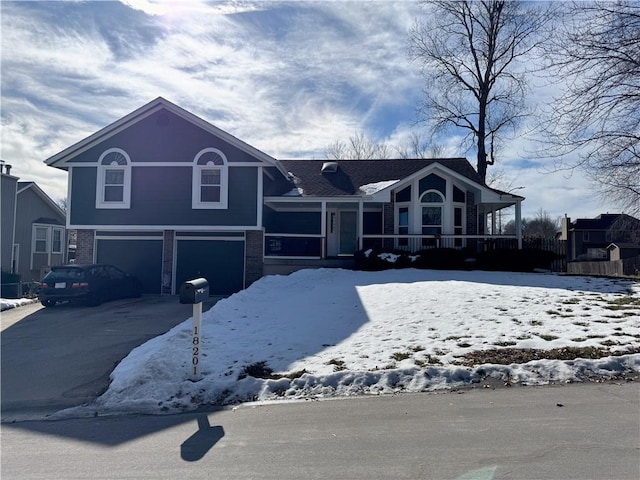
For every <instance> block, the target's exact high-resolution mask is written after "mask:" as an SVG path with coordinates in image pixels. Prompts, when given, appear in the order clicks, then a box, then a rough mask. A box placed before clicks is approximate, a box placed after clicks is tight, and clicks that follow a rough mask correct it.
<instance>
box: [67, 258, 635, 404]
mask: <svg viewBox="0 0 640 480" xmlns="http://www.w3.org/2000/svg"><path fill="white" fill-rule="evenodd" d="M191 329H192V320H191V319H188V320H186V321H185V322H183V323H182V324H180V325H178V326H176V327H175V328H173V329H172V330H170V331H169V332H167V333H166V334H164V335H162V336H160V337H157V338H154V339H152V340H150V341H149V342H147V343H145V344H144V345H141V346H140V347H138V348H136V349H134V350H133V351H132V352H131V353H130V354H129V356H128V357H127V358H125V359H124V360H123V361H122V362H121V363H120V364H119V365H118V366H117V367H116V368H115V370H114V371H113V373H112V375H111V379H112V382H111V385H110V386H109V389H108V390H107V391H106V392H105V393H104V394H103V395H102V396H101V397H100V398H98V399H97V400H96V402H95V404H94V405H90V406H89V409H91V411H100V412H103V413H104V412H144V413H158V412H172V411H179V410H185V409H191V408H195V407H197V406H199V405H203V404H224V403H233V402H238V401H247V400H269V399H276V398H289V399H296V398H318V397H324V396H333V395H356V394H378V393H390V392H398V391H408V392H418V391H429V390H436V389H442V388H451V387H456V386H462V385H469V384H478V383H484V382H491V381H496V382H505V383H508V382H512V383H516V382H517V383H523V384H544V383H549V382H567V381H583V380H586V379H589V378H596V377H604V378H609V377H610V378H617V377H619V376H620V375H624V374H627V373H629V372H632V373H637V372H639V371H640V354H624V355H620V354H623V353H625V352H628V351H629V349H636V351H637V349H638V348H640V286H639V285H638V284H634V283H633V282H631V281H628V280H614V279H602V278H586V277H566V276H558V275H551V274H546V275H545V274H523V273H503V272H463V271H429V270H415V269H404V270H388V271H383V272H354V271H348V270H339V269H319V270H302V271H299V272H296V273H293V274H291V275H289V276H269V277H265V278H263V279H261V280H259V281H258V282H256V283H254V284H253V285H252V286H251V287H250V288H248V289H247V290H244V291H242V292H239V293H237V294H235V295H233V296H231V297H229V298H227V299H225V300H222V301H220V302H218V303H217V304H216V305H215V306H214V307H213V308H212V309H211V310H209V311H208V312H205V313H204V314H203V325H202V343H201V347H202V350H201V352H202V353H201V357H200V366H201V372H202V374H203V378H202V379H201V380H200V381H197V382H193V381H191V380H190V377H189V374H190V367H191V341H192V331H191ZM566 346H569V347H597V348H600V349H604V348H607V349H610V351H611V352H612V353H615V354H617V355H620V356H611V357H607V358H602V359H599V360H588V359H581V358H578V359H575V360H570V361H562V360H536V361H530V362H528V363H525V364H513V365H496V364H485V365H475V366H471V367H466V366H464V365H463V364H462V363H463V362H462V357H463V356H464V355H467V354H470V353H471V352H477V351H483V350H491V349H502V348H517V349H542V350H550V349H554V348H559V347H566ZM249 366H252V367H254V368H256V367H257V368H258V369H262V370H263V371H264V375H255V374H254V376H264V377H266V378H254V377H253V376H251V375H247V367H249ZM76 413H77V412H76Z"/></svg>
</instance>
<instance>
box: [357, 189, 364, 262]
mask: <svg viewBox="0 0 640 480" xmlns="http://www.w3.org/2000/svg"><path fill="white" fill-rule="evenodd" d="M363 216H364V206H363V202H362V199H360V201H359V202H358V250H362V235H363V234H364V230H363V229H364V219H363V218H362V217H363Z"/></svg>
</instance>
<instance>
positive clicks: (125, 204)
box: [96, 148, 131, 209]
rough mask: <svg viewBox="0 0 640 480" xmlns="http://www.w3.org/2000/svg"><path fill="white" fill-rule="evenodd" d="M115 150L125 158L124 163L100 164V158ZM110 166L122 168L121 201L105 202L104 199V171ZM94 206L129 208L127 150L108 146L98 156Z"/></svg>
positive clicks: (129, 161)
mask: <svg viewBox="0 0 640 480" xmlns="http://www.w3.org/2000/svg"><path fill="white" fill-rule="evenodd" d="M113 152H117V153H120V154H121V155H122V156H123V157H124V158H125V160H126V162H127V164H126V165H118V166H115V165H102V160H103V159H104V157H106V156H107V155H109V154H110V153H113ZM110 168H121V169H123V170H124V185H123V187H124V188H123V190H124V191H123V193H122V201H121V202H107V201H105V200H104V189H105V177H106V171H107V170H108V169H110ZM96 208H120V209H128V208H131V159H130V158H129V155H128V154H127V152H125V151H124V150H122V149H121V148H110V149H108V150H105V151H104V152H103V153H102V155H100V158H99V159H98V175H97V182H96Z"/></svg>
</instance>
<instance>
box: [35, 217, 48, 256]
mask: <svg viewBox="0 0 640 480" xmlns="http://www.w3.org/2000/svg"><path fill="white" fill-rule="evenodd" d="M39 229H40V230H44V231H45V232H46V238H45V241H46V244H45V248H44V251H41V252H40V251H37V250H36V245H37V244H38V236H37V235H36V232H37V231H38V230H39ZM31 235H32V244H31V251H32V252H33V253H37V254H39V255H43V254H48V253H49V252H50V245H51V228H49V227H48V226H47V225H38V224H34V225H33V230H32V231H31Z"/></svg>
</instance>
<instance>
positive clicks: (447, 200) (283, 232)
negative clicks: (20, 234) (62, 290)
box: [46, 98, 523, 295]
mask: <svg viewBox="0 0 640 480" xmlns="http://www.w3.org/2000/svg"><path fill="white" fill-rule="evenodd" d="M46 163H47V164H48V165H50V166H52V167H55V168H60V169H63V170H66V171H68V175H69V197H68V201H67V204H68V211H67V227H68V228H69V229H75V230H77V232H78V237H77V250H76V261H77V262H79V263H90V262H101V263H113V264H116V265H118V266H120V267H121V268H123V269H125V270H127V271H129V272H131V273H133V274H135V275H137V276H138V277H139V278H140V279H141V281H142V282H143V285H144V291H145V292H147V293H176V291H177V290H178V289H179V287H180V285H181V284H182V282H184V281H186V280H188V279H190V278H195V277H205V278H207V279H208V281H209V283H210V293H211V294H212V295H225V294H230V293H232V292H236V291H238V290H240V289H242V288H245V287H247V286H248V285H250V284H251V283H252V282H254V281H255V280H257V279H258V278H260V277H261V276H263V275H265V274H270V273H283V272H289V271H292V270H295V269H297V268H303V267H310V266H315V267H317V266H329V265H340V264H342V263H341V262H342V261H343V260H344V259H347V261H348V259H350V258H352V256H353V254H354V252H355V251H356V250H358V249H361V248H365V247H374V246H377V247H380V248H383V247H384V248H396V249H404V250H412V251H416V250H420V249H422V248H433V247H437V246H448V247H452V248H463V247H464V248H468V249H470V250H473V249H482V248H486V247H487V245H495V241H496V239H499V240H502V241H507V242H509V243H510V244H511V245H512V246H514V247H515V248H517V247H518V245H521V239H520V238H519V237H518V236H504V235H495V232H496V231H497V229H496V228H495V226H496V218H497V216H496V212H498V211H499V210H500V209H502V208H506V207H509V206H515V208H516V221H517V222H519V221H520V204H521V202H522V200H523V198H522V197H520V196H517V195H513V194H509V193H506V192H501V191H499V190H495V189H492V188H489V187H488V186H487V185H485V183H484V182H483V181H482V179H481V178H480V177H479V176H478V174H477V173H476V172H475V170H474V169H473V168H472V167H471V165H470V164H469V162H468V161H467V160H466V159H461V158H455V159H431V160H427V159H415V160H404V159H403V160H370V161H354V160H344V161H337V162H334V161H319V160H286V161H285V160H277V159H275V158H273V157H271V156H269V155H267V154H265V153H264V152H261V151H259V150H258V149H256V148H254V147H252V146H251V145H248V144H247V143H245V142H243V141H241V140H239V139H238V138H236V137H234V136H232V135H230V134H228V133H226V132H224V131H222V130H220V129H219V128H217V127H215V126H214V125H212V124H210V123H208V122H206V121H205V120H203V119H201V118H199V117H197V116H196V115H194V114H192V113H190V112H188V111H186V110H184V109H182V108H180V107H178V106H177V105H175V104H173V103H171V102H168V101H167V100H165V99H163V98H157V99H155V100H153V101H152V102H150V103H148V104H147V105H144V106H143V107H141V108H139V109H137V110H135V111H133V112H132V113H130V114H129V115H127V116H125V117H123V118H121V119H120V120H118V121H116V122H115V123H113V124H111V125H109V126H107V127H105V128H103V129H101V130H99V131H98V132H96V133H94V134H93V135H91V136H89V137H87V138H85V139H84V140H82V141H80V142H78V143H76V144H75V145H72V146H70V147H69V148H67V149H65V150H63V151H62V152H60V153H58V154H56V155H54V156H53V157H51V158H49V159H48V160H46ZM516 231H517V232H520V231H521V229H520V228H517V229H516Z"/></svg>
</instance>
